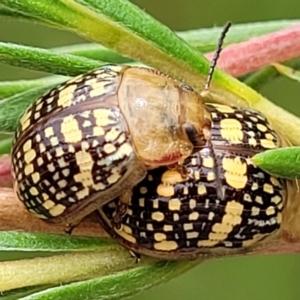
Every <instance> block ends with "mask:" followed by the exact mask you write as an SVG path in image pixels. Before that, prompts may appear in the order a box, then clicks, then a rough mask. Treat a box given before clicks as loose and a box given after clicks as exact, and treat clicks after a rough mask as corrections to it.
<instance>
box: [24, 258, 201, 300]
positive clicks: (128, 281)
mask: <svg viewBox="0 0 300 300" xmlns="http://www.w3.org/2000/svg"><path fill="white" fill-rule="evenodd" d="M198 263H199V261H198V262H197V261H192V262H165V261H161V262H157V263H155V264H152V265H147V266H139V267H136V268H134V269H132V270H129V271H126V272H120V273H117V274H114V275H110V276H106V277H102V278H97V279H91V280H87V281H83V282H76V283H71V284H69V285H63V286H59V287H55V288H50V289H47V290H44V291H42V292H38V293H35V294H33V295H30V296H28V297H24V298H21V299H20V300H29V299H30V300H46V299H47V300H48V299H56V300H74V299H77V298H78V295H80V296H81V299H86V300H89V299H97V300H108V299H109V300H114V299H118V300H119V299H123V298H124V297H128V296H130V295H134V294H136V293H139V292H141V291H144V290H146V289H148V288H151V287H153V286H155V285H158V284H162V283H164V282H167V281H168V280H170V279H172V278H174V277H176V276H178V275H179V274H182V273H183V272H185V271H187V270H188V269H190V268H192V267H194V266H195V265H196V264H198Z"/></svg>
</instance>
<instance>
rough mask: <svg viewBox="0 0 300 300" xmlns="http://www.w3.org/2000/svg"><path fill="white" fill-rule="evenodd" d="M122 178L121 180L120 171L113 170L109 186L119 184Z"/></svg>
mask: <svg viewBox="0 0 300 300" xmlns="http://www.w3.org/2000/svg"><path fill="white" fill-rule="evenodd" d="M120 178H121V175H120V173H119V172H118V170H117V169H116V170H115V169H113V170H112V174H111V175H110V176H109V177H107V181H108V183H109V184H113V183H115V182H117V181H118V180H119V179H120Z"/></svg>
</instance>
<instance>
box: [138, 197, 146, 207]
mask: <svg viewBox="0 0 300 300" xmlns="http://www.w3.org/2000/svg"><path fill="white" fill-rule="evenodd" d="M139 206H140V207H144V206H145V198H139Z"/></svg>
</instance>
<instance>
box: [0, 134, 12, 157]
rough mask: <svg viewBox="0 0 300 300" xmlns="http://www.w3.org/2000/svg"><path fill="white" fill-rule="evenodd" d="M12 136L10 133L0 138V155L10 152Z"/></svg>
mask: <svg viewBox="0 0 300 300" xmlns="http://www.w3.org/2000/svg"><path fill="white" fill-rule="evenodd" d="M12 140H13V136H12V135H10V136H8V137H6V138H4V139H0V155H3V154H8V153H10V149H11V143H12Z"/></svg>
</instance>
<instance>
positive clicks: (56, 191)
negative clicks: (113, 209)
mask: <svg viewBox="0 0 300 300" xmlns="http://www.w3.org/2000/svg"><path fill="white" fill-rule="evenodd" d="M204 119H205V116H204V110H203V109H202V104H201V100H200V96H199V95H197V94H196V93H195V92H193V91H191V90H190V89H187V88H185V86H184V85H183V86H182V87H181V84H180V83H179V82H177V81H175V80H173V79H171V78H169V77H168V76H166V75H164V74H162V73H159V72H157V71H154V70H152V69H146V68H136V67H127V66H105V67H101V68H99V69H97V70H94V71H91V72H89V73H87V74H85V75H82V76H79V77H76V78H74V79H72V80H70V81H68V82H66V83H64V84H62V85H60V86H58V87H56V88H54V89H52V90H51V91H49V92H48V93H47V94H45V95H44V96H43V97H41V98H40V99H38V100H37V101H36V102H35V103H33V104H32V105H31V106H30V107H29V108H28V109H27V111H26V112H25V114H24V115H23V117H22V118H21V120H20V124H19V126H18V128H17V132H16V138H15V141H14V145H13V151H12V160H13V176H14V188H15V191H16V193H17V196H18V198H19V199H20V200H21V201H22V202H23V203H24V205H25V206H26V208H27V209H28V210H29V211H30V212H32V213H33V214H35V215H37V216H38V217H40V218H43V219H45V220H48V221H52V222H59V223H61V222H63V223H68V224H70V225H74V224H76V223H78V222H79V221H80V220H81V219H82V218H83V217H84V216H86V215H87V214H89V213H90V212H92V211H94V210H95V209H97V208H98V207H100V206H101V205H102V204H104V203H106V202H108V201H110V200H112V199H114V198H115V197H116V196H119V195H121V194H122V193H124V191H126V190H130V189H131V188H132V187H133V186H134V185H136V184H137V183H138V182H139V181H141V180H142V179H143V178H144V176H145V175H146V170H147V169H148V168H154V167H157V166H160V165H169V164H173V163H177V162H182V161H184V159H185V158H186V157H188V156H189V155H190V154H191V152H192V151H193V145H192V143H191V141H190V140H189V136H188V134H189V132H190V131H191V130H192V132H197V133H198V135H199V137H201V136H202V129H203V123H204Z"/></svg>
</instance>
